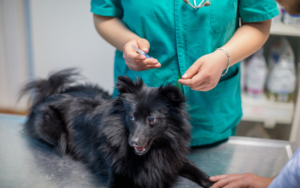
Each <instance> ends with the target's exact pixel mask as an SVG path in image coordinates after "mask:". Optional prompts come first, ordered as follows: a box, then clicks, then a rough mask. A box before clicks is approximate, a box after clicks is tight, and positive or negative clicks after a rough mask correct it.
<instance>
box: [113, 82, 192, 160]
mask: <svg viewBox="0 0 300 188" xmlns="http://www.w3.org/2000/svg"><path fill="white" fill-rule="evenodd" d="M117 89H118V91H119V92H120V95H119V98H118V101H119V102H120V103H121V106H122V109H123V112H124V120H125V126H126V129H127V130H128V131H129V137H128V142H129V145H130V146H131V147H133V148H134V151H135V153H136V154H138V155H144V154H146V153H147V152H148V151H149V149H150V147H151V145H152V144H153V143H155V142H156V143H158V142H159V141H162V140H170V139H166V138H167V137H168V138H172V137H176V135H182V134H183V133H182V132H181V128H183V129H184V130H185V131H186V129H189V128H190V127H189V126H190V125H189V123H188V120H187V113H186V111H185V97H184V95H183V94H182V93H181V92H180V90H179V89H178V88H177V87H175V86H172V85H171V84H168V85H166V86H161V87H158V88H152V87H147V86H146V85H145V84H144V83H143V81H142V79H137V81H135V82H134V81H132V80H131V79H130V78H129V77H125V76H120V77H118V81H117ZM184 126H185V127H184ZM188 131H189V130H188ZM186 134H188V133H186ZM183 135H184V134H183ZM185 136H187V137H188V138H185V140H186V139H187V140H189V137H190V136H189V135H185ZM174 139H178V138H174Z"/></svg>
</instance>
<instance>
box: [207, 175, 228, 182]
mask: <svg viewBox="0 0 300 188" xmlns="http://www.w3.org/2000/svg"><path fill="white" fill-rule="evenodd" d="M227 176H228V174H224V175H217V176H211V177H210V178H209V180H210V181H213V182H216V181H219V180H220V179H223V178H226V177H227Z"/></svg>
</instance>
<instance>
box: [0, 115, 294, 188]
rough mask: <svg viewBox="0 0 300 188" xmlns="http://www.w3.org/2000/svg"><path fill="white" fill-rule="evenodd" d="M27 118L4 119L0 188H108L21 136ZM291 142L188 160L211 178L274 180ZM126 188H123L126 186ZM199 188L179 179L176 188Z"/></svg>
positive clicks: (231, 147) (237, 142) (203, 152)
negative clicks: (240, 176) (236, 175)
mask: <svg viewBox="0 0 300 188" xmlns="http://www.w3.org/2000/svg"><path fill="white" fill-rule="evenodd" d="M25 118H26V117H24V116H12V115H5V114H0V188H104V186H103V185H101V184H100V183H99V181H97V179H96V178H95V176H93V175H92V174H91V173H90V172H89V170H87V169H86V167H85V166H84V165H83V164H82V163H80V162H79V161H74V160H72V159H71V158H70V157H68V156H64V157H60V156H59V155H57V154H56V153H55V152H54V151H53V149H52V148H51V147H49V146H48V145H46V144H44V143H41V142H39V141H36V140H33V139H31V138H29V137H27V136H26V135H24V134H23V132H22V127H23V125H22V124H23V123H24V121H25ZM296 149H297V148H296V145H295V144H293V143H290V142H288V141H279V140H266V139H256V138H245V137H230V138H229V139H228V140H227V141H224V142H222V143H219V144H216V145H214V146H210V147H198V148H193V149H192V150H191V153H190V154H189V155H188V158H189V159H190V160H191V161H193V162H194V163H195V164H196V165H197V167H199V168H200V169H201V170H203V171H204V172H206V173H207V174H209V175H210V176H214V175H220V174H230V173H245V172H250V173H254V174H257V175H260V176H265V177H272V176H275V175H277V174H278V173H279V171H280V169H281V168H282V167H283V166H284V165H285V163H286V162H287V161H288V160H289V158H290V157H291V156H292V155H293V153H294V152H295V151H296ZM124 187H125V186H124ZM196 187H197V188H199V187H200V186H198V185H196V184H195V183H194V182H191V181H190V180H187V179H185V178H183V177H179V178H178V179H177V180H176V183H175V185H174V186H173V187H172V188H196Z"/></svg>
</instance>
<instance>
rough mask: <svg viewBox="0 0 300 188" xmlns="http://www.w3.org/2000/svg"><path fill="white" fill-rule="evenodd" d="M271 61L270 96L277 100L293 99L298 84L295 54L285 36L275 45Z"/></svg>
mask: <svg viewBox="0 0 300 188" xmlns="http://www.w3.org/2000/svg"><path fill="white" fill-rule="evenodd" d="M279 44H280V45H279ZM269 62H270V65H272V66H271V67H270V69H271V72H270V75H269V78H268V84H267V89H268V95H267V96H268V98H269V99H270V100H271V101H277V102H290V101H292V99H293V94H294V91H295V86H296V70H295V56H294V52H293V50H292V48H291V46H290V45H289V43H288V41H287V40H286V39H285V38H281V40H280V41H279V43H276V44H275V45H274V46H273V48H272V49H271V54H270V60H269Z"/></svg>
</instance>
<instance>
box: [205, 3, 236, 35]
mask: <svg viewBox="0 0 300 188" xmlns="http://www.w3.org/2000/svg"><path fill="white" fill-rule="evenodd" d="M210 8H211V11H210V14H211V15H210V16H211V19H210V22H211V28H212V29H213V30H214V31H215V32H220V31H225V30H227V29H229V28H230V27H232V26H233V25H234V24H235V23H236V21H237V15H238V13H237V12H238V11H237V0H221V1H219V0H211V5H210Z"/></svg>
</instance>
